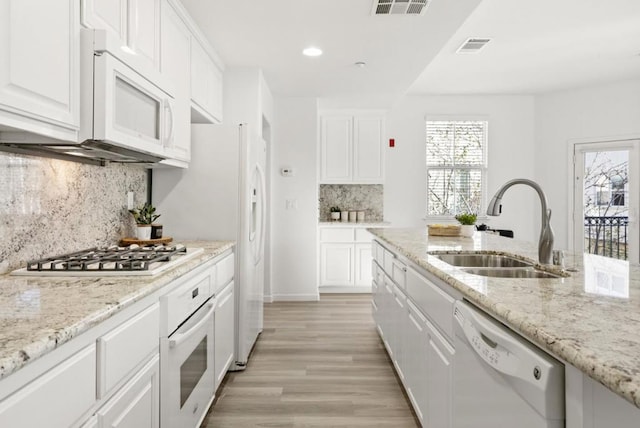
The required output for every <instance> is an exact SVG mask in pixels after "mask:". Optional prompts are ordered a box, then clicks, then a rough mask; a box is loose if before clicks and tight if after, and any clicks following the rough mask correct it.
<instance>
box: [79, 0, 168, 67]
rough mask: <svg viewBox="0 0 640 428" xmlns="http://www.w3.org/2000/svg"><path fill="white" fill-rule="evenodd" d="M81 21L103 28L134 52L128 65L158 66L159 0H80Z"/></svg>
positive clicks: (90, 25) (90, 26)
mask: <svg viewBox="0 0 640 428" xmlns="http://www.w3.org/2000/svg"><path fill="white" fill-rule="evenodd" d="M82 24H83V25H85V26H86V27H88V28H93V29H100V30H106V31H107V33H108V34H109V36H110V37H112V38H116V39H117V40H119V41H120V43H121V44H122V46H124V47H127V48H128V49H129V51H131V52H132V53H134V54H135V55H132V56H131V57H130V61H132V62H134V63H133V64H129V63H128V65H129V66H132V67H133V68H136V69H140V68H143V69H144V68H146V67H150V68H152V69H154V70H158V69H159V68H160V0H135V1H130V0H82ZM142 71H143V70H142Z"/></svg>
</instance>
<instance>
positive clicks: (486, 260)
mask: <svg viewBox="0 0 640 428" xmlns="http://www.w3.org/2000/svg"><path fill="white" fill-rule="evenodd" d="M435 256H436V257H437V258H439V259H440V260H442V261H443V262H445V263H448V264H450V265H452V266H464V267H500V268H503V267H504V268H507V267H509V268H511V267H526V266H532V263H527V262H525V261H524V260H519V259H516V258H513V257H509V256H502V255H497V254H437V255H435Z"/></svg>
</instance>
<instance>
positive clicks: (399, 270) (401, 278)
mask: <svg viewBox="0 0 640 428" xmlns="http://www.w3.org/2000/svg"><path fill="white" fill-rule="evenodd" d="M406 274H407V266H406V265H405V264H404V263H402V262H401V261H400V260H398V259H394V260H393V262H392V263H391V278H393V281H394V282H395V283H396V284H398V286H399V287H400V288H402V289H404V288H405V283H406Z"/></svg>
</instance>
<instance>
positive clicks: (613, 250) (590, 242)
mask: <svg viewBox="0 0 640 428" xmlns="http://www.w3.org/2000/svg"><path fill="white" fill-rule="evenodd" d="M639 146H640V140H618V141H606V142H597V143H576V144H574V146H573V162H574V185H573V200H574V209H573V243H572V245H573V250H574V251H575V252H576V253H589V254H598V255H601V256H605V257H610V258H614V259H619V260H629V261H632V262H638V261H639V254H640V250H639V246H640V245H639V244H640V237H639V233H638V232H639V228H638V222H637V214H638V205H639V199H640V189H639V184H640V183H639V180H638V178H639V177H640V174H639V168H638V167H639V164H640V162H639V156H638V153H639V152H640V151H639Z"/></svg>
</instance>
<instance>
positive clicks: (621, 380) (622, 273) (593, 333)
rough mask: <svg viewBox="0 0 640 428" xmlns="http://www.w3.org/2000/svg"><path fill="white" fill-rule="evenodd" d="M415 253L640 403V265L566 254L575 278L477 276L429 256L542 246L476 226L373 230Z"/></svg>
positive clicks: (490, 309) (470, 295)
mask: <svg viewBox="0 0 640 428" xmlns="http://www.w3.org/2000/svg"><path fill="white" fill-rule="evenodd" d="M368 230H369V231H370V232H372V233H373V234H374V235H375V236H377V237H378V238H379V240H381V241H382V242H385V243H387V244H390V245H391V247H394V248H395V249H397V250H398V252H399V253H400V254H402V255H404V256H405V257H406V258H407V259H409V260H411V261H412V262H415V263H416V264H418V265H419V266H421V267H422V268H424V269H425V270H427V271H429V272H431V273H432V274H434V275H435V276H437V277H438V278H440V279H442V280H443V281H445V282H446V283H448V284H449V285H451V286H452V287H453V288H455V289H456V290H458V291H460V292H461V293H462V294H463V295H464V297H465V298H466V299H467V300H469V301H470V302H472V303H474V304H475V305H477V306H478V307H480V308H482V309H484V310H485V311H486V312H487V313H489V314H491V315H492V316H493V317H495V318H496V319H498V320H500V321H502V322H504V323H505V324H507V325H508V326H509V327H511V328H512V329H513V330H514V331H517V332H518V333H520V334H521V335H522V336H524V337H526V338H527V339H528V340H530V341H531V342H533V343H535V344H536V345H538V346H539V347H540V348H542V349H545V350H546V351H548V352H549V353H550V354H552V355H554V356H556V357H557V358H559V359H561V360H563V361H565V362H567V363H570V364H571V365H573V366H575V367H576V368H578V369H580V370H582V371H583V372H584V373H586V374H587V375H588V376H590V377H591V378H593V379H594V380H596V381H598V382H600V383H602V384H603V385H605V386H606V387H607V388H609V389H610V390H612V391H613V392H615V393H617V394H618V395H620V396H622V397H623V398H625V399H626V400H628V401H630V402H632V403H634V404H635V405H636V406H637V407H640V266H639V265H636V264H629V263H627V262H624V261H618V260H612V259H608V258H605V257H601V256H594V255H588V254H586V255H583V254H579V255H575V254H567V255H565V266H566V267H567V268H572V267H575V268H577V269H578V272H569V273H570V275H571V276H570V277H568V278H552V279H514V278H489V277H482V276H477V275H472V274H469V273H465V272H462V271H460V270H459V269H457V268H455V267H453V266H451V265H449V264H447V263H444V262H443V261H441V260H440V259H438V258H436V257H434V256H431V255H429V254H427V252H432V251H447V252H459V251H487V252H492V253H499V254H513V255H518V256H521V257H524V258H527V259H530V260H532V261H537V244H536V243H531V242H523V241H518V240H514V239H509V238H503V237H500V236H497V235H491V234H485V233H481V232H476V233H475V234H474V237H473V238H463V237H453V238H451V237H436V236H428V235H427V230H426V228H424V229H422V228H420V229H397V228H385V229H368Z"/></svg>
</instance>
